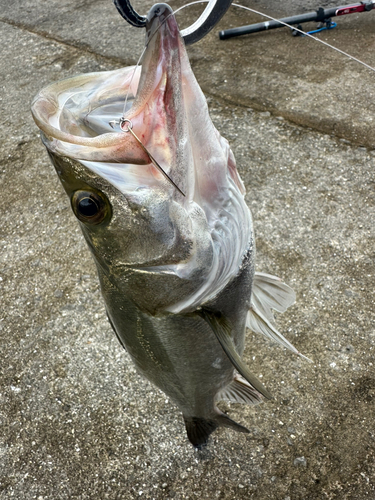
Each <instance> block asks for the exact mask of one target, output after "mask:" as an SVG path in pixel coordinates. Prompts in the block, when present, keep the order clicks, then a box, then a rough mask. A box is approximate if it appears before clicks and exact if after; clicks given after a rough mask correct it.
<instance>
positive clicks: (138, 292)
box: [32, 4, 300, 449]
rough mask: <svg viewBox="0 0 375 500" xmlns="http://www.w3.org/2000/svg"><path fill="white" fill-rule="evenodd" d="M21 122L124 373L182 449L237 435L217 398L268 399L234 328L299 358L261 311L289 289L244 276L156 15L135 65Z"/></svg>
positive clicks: (225, 183) (220, 193) (238, 221)
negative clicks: (40, 155)
mask: <svg viewBox="0 0 375 500" xmlns="http://www.w3.org/2000/svg"><path fill="white" fill-rule="evenodd" d="M124 102H126V107H125V109H124ZM32 114H33V117H34V120H35V122H36V124H37V126H38V127H39V129H40V131H41V138H42V141H43V144H44V146H45V147H46V149H47V151H48V154H49V156H50V158H51V160H52V163H53V165H54V167H55V170H56V172H57V174H58V176H59V178H60V181H61V183H62V185H63V187H64V189H65V191H66V193H67V195H68V197H69V199H70V204H71V207H72V210H73V212H74V214H75V216H76V218H77V219H78V221H79V224H80V227H81V229H82V233H83V236H84V238H85V239H86V242H87V244H88V247H89V250H90V251H91V254H92V256H93V259H94V261H95V264H96V267H97V272H98V277H99V281H100V287H101V293H102V296H103V299H104V302H105V307H106V311H107V316H108V319H109V322H110V324H111V326H112V328H113V330H114V332H115V334H116V336H117V337H118V339H119V341H120V344H121V345H122V346H123V347H124V348H125V349H126V351H127V352H128V354H129V356H130V357H131V359H132V361H133V362H134V364H135V366H136V368H137V370H138V371H139V372H140V373H141V374H142V375H144V376H145V377H146V378H147V379H148V380H149V381H150V382H151V383H153V384H154V385H156V386H157V387H158V388H160V389H161V390H162V391H163V392H164V393H165V394H166V395H167V396H168V397H169V398H170V399H171V400H172V401H173V402H174V403H175V404H176V405H177V407H178V408H179V409H180V411H181V412H182V416H183V420H184V423H185V427H186V432H187V437H188V439H189V441H190V442H191V443H192V445H193V446H194V447H195V448H197V449H202V448H203V447H204V446H206V445H207V443H208V439H209V436H210V435H211V433H212V432H214V431H215V429H217V428H218V427H228V428H231V429H233V430H235V431H239V432H244V433H248V432H249V430H248V429H247V428H246V427H245V426H243V425H241V424H239V423H237V422H235V421H234V420H232V419H231V418H230V417H229V416H228V415H227V414H226V413H224V412H222V411H221V410H219V409H218V407H217V403H218V401H221V400H225V401H232V402H233V401H234V402H240V403H246V404H249V405H256V404H258V403H260V402H261V401H262V400H263V399H270V398H271V394H270V393H269V391H268V390H267V389H266V388H265V387H264V385H263V384H262V383H261V382H260V381H259V379H258V378H257V377H256V376H255V375H254V374H252V372H251V371H250V369H249V368H248V366H247V365H246V363H245V362H244V360H243V352H244V348H245V334H246V329H247V328H248V329H250V330H251V331H253V332H256V333H261V334H262V335H265V336H266V337H268V338H270V339H272V340H274V341H276V342H278V343H279V344H281V345H282V346H284V347H287V348H288V349H290V350H291V351H293V352H294V353H296V354H300V353H299V352H298V351H297V349H295V348H294V347H293V346H292V344H290V342H289V341H288V340H287V339H286V338H284V337H283V335H282V334H281V333H280V332H279V331H278V330H277V327H276V325H275V319H274V314H273V311H277V312H281V313H282V312H285V311H286V309H287V308H288V307H289V306H291V305H292V304H293V303H294V302H295V293H294V291H293V290H292V289H291V288H290V287H289V286H288V285H286V284H285V283H283V282H282V281H281V280H280V279H279V278H277V277H275V276H271V275H269V274H265V273H260V272H255V239H254V231H253V224H252V218H251V213H250V210H249V208H248V207H247V205H246V203H245V199H244V196H245V188H244V185H243V182H242V180H241V178H240V176H239V174H238V171H237V168H236V162H235V158H234V155H233V152H232V150H231V149H230V146H229V144H228V141H227V140H226V139H224V138H223V137H222V136H221V135H220V134H219V132H218V131H217V129H216V128H215V127H214V125H213V123H212V121H211V118H210V115H209V111H208V106H207V102H206V99H205V96H204V94H203V92H202V90H201V89H200V87H199V84H198V82H197V80H196V78H195V76H194V74H193V72H192V69H191V66H190V63H189V59H188V55H187V52H186V48H185V45H184V42H183V40H182V38H181V35H180V32H179V28H178V25H177V22H176V20H175V17H174V16H173V13H172V10H171V9H170V7H169V6H167V5H166V4H157V5H156V6H154V7H153V8H152V9H151V10H150V13H149V14H148V17H147V26H146V48H145V52H144V57H143V60H142V66H137V67H134V66H132V67H126V68H121V69H116V70H113V71H106V72H96V73H90V74H85V75H79V76H75V77H73V78H69V79H66V80H63V81H60V82H57V83H53V84H51V85H49V86H48V87H46V88H44V89H42V90H41V91H40V92H39V93H38V94H37V96H36V97H35V99H34V101H33V103H32ZM124 117H125V119H124Z"/></svg>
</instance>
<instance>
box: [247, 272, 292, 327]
mask: <svg viewBox="0 0 375 500" xmlns="http://www.w3.org/2000/svg"><path fill="white" fill-rule="evenodd" d="M295 301H296V294H295V293H294V290H293V289H292V288H290V287H289V286H288V285H286V284H285V283H283V282H282V281H281V279H280V278H278V277H277V276H271V275H270V274H266V273H255V275H254V282H253V289H252V294H251V302H252V303H253V304H254V306H255V308H256V309H257V310H258V311H259V312H260V313H261V314H262V315H263V316H264V317H265V318H267V319H268V320H269V321H272V322H273V321H274V317H273V314H272V311H271V309H274V310H275V311H277V312H281V313H283V312H285V311H286V310H287V309H288V307H290V306H291V305H292V304H294V302H295Z"/></svg>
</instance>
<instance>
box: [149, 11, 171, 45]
mask: <svg viewBox="0 0 375 500" xmlns="http://www.w3.org/2000/svg"><path fill="white" fill-rule="evenodd" d="M170 16H173V10H172V8H171V7H170V6H169V5H168V4H166V3H157V4H155V5H154V6H153V7H151V9H150V10H149V12H148V14H147V18H146V42H145V43H146V45H148V44H149V42H150V40H151V39H152V38H153V36H154V35H155V33H156V31H157V30H159V29H160V27H161V26H162V25H163V24H164V23H165V22H166V21H167V19H168V18H169V17H170ZM173 17H174V16H173Z"/></svg>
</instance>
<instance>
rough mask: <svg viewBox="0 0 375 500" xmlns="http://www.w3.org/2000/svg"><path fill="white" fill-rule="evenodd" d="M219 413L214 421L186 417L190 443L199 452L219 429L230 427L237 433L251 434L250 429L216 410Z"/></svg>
mask: <svg viewBox="0 0 375 500" xmlns="http://www.w3.org/2000/svg"><path fill="white" fill-rule="evenodd" d="M216 412H217V413H218V414H217V415H215V416H214V417H213V418H212V419H205V418H202V417H185V415H184V421H185V427H186V433H187V436H188V438H189V441H190V442H191V444H192V445H193V446H194V448H197V449H198V450H201V449H202V448H203V447H204V446H207V441H208V438H209V436H210V435H211V434H212V433H213V432H214V431H215V430H216V429H217V428H218V427H229V428H230V429H233V430H235V431H237V432H245V433H249V432H250V431H249V429H246V427H244V426H243V425H240V424H237V422H235V421H234V420H232V419H231V418H229V417H228V415H225V413H222V412H221V411H220V410H218V409H217V408H216Z"/></svg>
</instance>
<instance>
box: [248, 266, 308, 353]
mask: <svg viewBox="0 0 375 500" xmlns="http://www.w3.org/2000/svg"><path fill="white" fill-rule="evenodd" d="M295 299H296V295H295V293H294V291H293V290H292V289H291V288H290V287H289V286H288V285H286V284H285V283H283V282H282V281H281V280H280V278H277V277H276V276H271V275H270V274H266V273H255V276H254V282H253V290H252V294H251V307H250V310H249V312H248V315H247V319H246V326H247V328H249V330H251V331H252V332H254V333H261V334H262V335H264V336H265V337H267V338H269V339H271V340H273V341H275V342H277V343H278V344H280V345H282V346H283V347H286V348H287V349H289V350H291V351H292V352H294V353H295V354H298V355H299V356H301V357H302V358H304V359H306V360H307V361H310V362H311V360H310V359H309V358H307V357H306V356H304V355H303V354H301V353H300V352H299V351H298V350H297V349H296V348H295V347H294V346H293V345H292V344H291V343H290V342H289V341H288V340H287V339H286V338H285V337H284V336H283V335H282V334H281V333H280V332H279V331H278V330H277V328H276V327H275V318H274V317H273V313H272V310H271V309H274V310H275V311H278V312H285V311H286V310H287V308H288V307H289V306H291V305H292V304H294V302H295Z"/></svg>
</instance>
